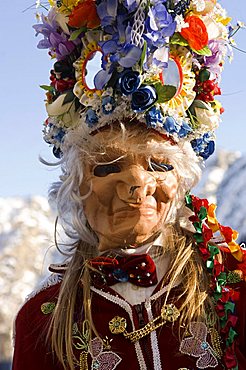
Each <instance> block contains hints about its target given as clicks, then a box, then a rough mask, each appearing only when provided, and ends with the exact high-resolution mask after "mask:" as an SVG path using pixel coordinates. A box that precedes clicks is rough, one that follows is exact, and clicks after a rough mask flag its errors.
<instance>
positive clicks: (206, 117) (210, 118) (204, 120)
mask: <svg viewBox="0 0 246 370" xmlns="http://www.w3.org/2000/svg"><path fill="white" fill-rule="evenodd" d="M194 112H195V116H196V120H197V122H198V124H199V127H200V128H201V129H203V130H204V131H212V130H215V129H216V128H217V127H218V126H219V122H220V116H219V114H220V112H218V113H215V111H214V109H213V108H212V107H211V105H210V104H207V103H204V106H203V108H199V107H196V106H194Z"/></svg>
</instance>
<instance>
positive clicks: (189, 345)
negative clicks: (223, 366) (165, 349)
mask: <svg viewBox="0 0 246 370" xmlns="http://www.w3.org/2000/svg"><path fill="white" fill-rule="evenodd" d="M189 331H190V333H191V334H192V336H191V337H189V338H184V339H183V340H182V342H181V344H180V347H179V350H180V352H181V353H184V354H186V355H190V356H194V357H198V360H197V361H196V366H197V368H198V369H206V368H208V367H216V366H218V361H217V358H216V357H215V354H214V351H213V349H212V348H211V346H210V345H209V343H208V342H207V340H206V339H207V327H206V325H205V324H203V323H202V322H191V323H190V326H189Z"/></svg>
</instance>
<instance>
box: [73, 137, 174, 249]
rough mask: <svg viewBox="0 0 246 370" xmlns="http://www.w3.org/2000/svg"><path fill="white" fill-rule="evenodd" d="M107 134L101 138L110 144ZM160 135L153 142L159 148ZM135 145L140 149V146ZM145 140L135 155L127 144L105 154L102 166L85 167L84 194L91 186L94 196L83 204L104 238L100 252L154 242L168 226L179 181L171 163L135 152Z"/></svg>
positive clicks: (98, 159)
mask: <svg viewBox="0 0 246 370" xmlns="http://www.w3.org/2000/svg"><path fill="white" fill-rule="evenodd" d="M105 135H107V133H106V132H100V133H98V134H97V135H96V136H97V139H98V140H99V142H100V140H101V141H102V143H105ZM160 140H162V139H161V138H160V136H159V135H158V134H156V137H155V138H154V139H153V138H152V141H154V142H156V143H159V142H160ZM134 144H135V145H134ZM138 144H139V141H138V140H137V138H135V139H133V145H132V146H131V148H132V149H131V150H127V152H126V149H124V144H123V143H119V145H114V147H113V148H112V147H107V146H106V148H105V149H104V153H103V155H100V154H98V156H96V163H93V164H90V165H87V166H86V168H85V176H84V181H83V183H82V184H81V186H80V193H81V195H84V194H85V193H86V192H87V191H88V189H89V188H88V184H91V186H92V191H91V193H90V195H89V196H88V197H87V198H86V199H85V200H84V201H83V206H84V212H85V215H86V217H87V220H88V222H89V225H90V227H91V228H92V229H93V231H94V232H95V233H96V234H97V236H98V239H99V250H100V251H103V250H107V249H113V248H119V247H125V246H130V245H134V246H135V247H136V246H139V245H141V244H143V243H145V242H148V241H151V240H152V239H153V238H154V237H155V236H156V235H157V234H158V233H159V232H160V230H161V228H162V225H163V224H165V220H166V217H167V213H168V211H169V209H170V202H171V200H173V199H174V197H175V195H176V192H177V188H178V179H177V174H176V172H175V169H174V168H173V166H172V164H171V163H169V162H168V161H167V160H166V159H165V158H163V159H161V160H160V158H158V160H157V159H155V158H150V157H149V155H148V157H147V156H145V155H143V154H142V153H141V154H139V153H138V152H137V150H136V151H134V147H135V148H137V146H138Z"/></svg>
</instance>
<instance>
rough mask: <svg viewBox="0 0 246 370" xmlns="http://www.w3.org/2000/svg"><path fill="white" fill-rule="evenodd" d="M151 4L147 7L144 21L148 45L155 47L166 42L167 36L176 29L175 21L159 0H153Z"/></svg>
mask: <svg viewBox="0 0 246 370" xmlns="http://www.w3.org/2000/svg"><path fill="white" fill-rule="evenodd" d="M153 3H154V4H153V6H151V7H150V8H149V12H148V16H147V19H146V21H145V24H146V29H147V35H146V38H147V42H148V44H149V46H150V47H151V46H155V47H157V48H159V47H162V46H164V45H165V44H166V43H167V37H171V36H172V35H173V34H174V32H175V29H176V22H175V21H174V20H173V18H172V16H171V14H169V13H168V11H167V9H166V7H165V5H164V4H163V3H162V1H161V0H154V2H153Z"/></svg>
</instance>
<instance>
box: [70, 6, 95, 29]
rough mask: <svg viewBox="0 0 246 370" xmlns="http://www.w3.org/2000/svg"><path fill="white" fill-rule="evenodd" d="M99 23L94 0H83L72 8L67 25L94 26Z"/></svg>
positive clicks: (77, 26) (76, 26)
mask: <svg viewBox="0 0 246 370" xmlns="http://www.w3.org/2000/svg"><path fill="white" fill-rule="evenodd" d="M100 23H101V21H100V18H99V17H98V14H97V9H96V4H95V1H94V0H85V1H83V2H82V3H79V4H78V5H77V6H76V7H75V8H74V9H73V11H72V13H71V14H70V15H69V22H68V25H69V26H71V27H75V28H81V27H87V28H96V27H98V26H99V25H100Z"/></svg>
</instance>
